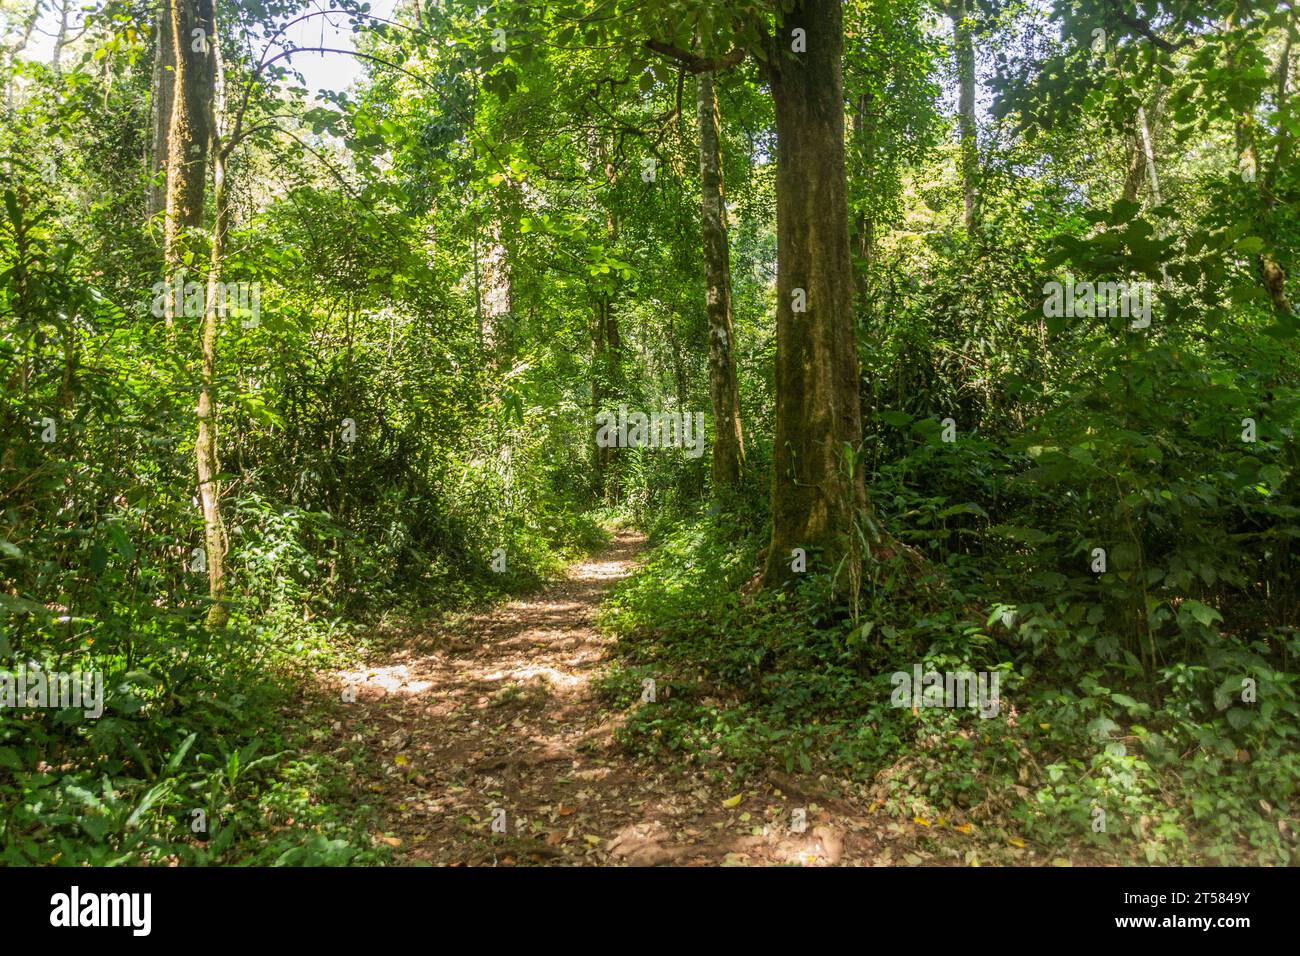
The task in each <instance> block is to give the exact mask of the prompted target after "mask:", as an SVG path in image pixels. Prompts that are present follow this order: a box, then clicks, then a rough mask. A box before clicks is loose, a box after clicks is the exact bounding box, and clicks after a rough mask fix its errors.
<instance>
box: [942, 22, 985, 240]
mask: <svg viewBox="0 0 1300 956" xmlns="http://www.w3.org/2000/svg"><path fill="white" fill-rule="evenodd" d="M948 10H949V12H948V16H949V17H950V18H951V19H952V39H953V48H954V51H955V53H956V58H957V82H958V87H959V89H958V98H957V99H958V101H957V126H958V129H959V130H960V132H961V187H962V205H963V214H962V224H963V225H964V226H965V227H966V234H967V235H968V236H969V235H971V234H972V233H973V232H974V229H975V222H976V219H977V216H978V213H979V210H978V194H977V190H976V181H977V179H978V177H979V144H978V141H977V140H976V135H975V45H974V42H973V41H972V39H971V21H970V20H969V19H968V18H967V7H966V0H955V2H954V3H953V4H952V5H951V6H950V7H949V8H948Z"/></svg>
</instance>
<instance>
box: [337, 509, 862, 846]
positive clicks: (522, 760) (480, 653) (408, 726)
mask: <svg viewBox="0 0 1300 956" xmlns="http://www.w3.org/2000/svg"><path fill="white" fill-rule="evenodd" d="M644 547H645V538H644V536H643V535H641V534H639V533H637V532H633V531H627V530H624V531H619V532H618V533H617V534H616V535H615V537H614V539H613V541H612V542H611V544H610V547H609V548H608V549H607V550H605V551H604V552H602V553H601V554H599V555H595V556H593V557H591V558H588V559H586V560H582V561H579V562H577V563H575V564H573V565H572V566H571V567H570V568H569V569H568V570H567V571H566V573H565V576H564V577H563V578H562V579H561V580H559V581H557V582H555V583H554V584H552V585H551V586H549V587H548V588H546V589H545V590H544V591H543V592H541V593H540V594H537V595H534V596H531V597H529V598H526V599H520V600H516V601H511V602H508V603H506V604H503V605H500V606H498V607H495V608H492V609H489V610H487V611H484V612H481V613H478V614H476V615H473V616H472V617H469V618H467V619H465V620H464V621H460V622H458V623H457V625H456V626H455V627H454V628H448V629H447V630H445V631H439V632H437V633H434V634H430V635H424V636H422V637H421V639H420V641H419V642H418V647H419V649H418V650H417V649H416V647H415V646H413V645H412V644H411V642H408V643H407V645H406V646H403V647H397V648H392V649H390V650H388V651H387V652H386V656H387V658H388V659H386V660H382V661H376V662H374V663H373V664H372V666H369V667H366V668H362V669H357V670H353V671H345V672H340V673H337V674H335V675H333V678H334V680H335V681H337V682H338V683H340V684H342V685H343V686H344V687H347V688H352V690H353V692H354V694H355V703H352V704H349V705H344V706H345V708H350V709H346V710H345V715H346V718H347V719H346V720H340V721H339V722H337V723H336V724H335V726H334V730H335V732H336V734H338V735H339V736H344V735H346V737H347V738H348V739H349V740H350V741H352V742H361V743H362V744H363V745H364V746H365V747H366V748H367V749H370V750H371V751H372V752H373V753H374V754H375V756H376V757H378V758H379V762H380V763H381V766H382V774H381V775H379V776H377V777H376V778H375V779H371V780H359V781H358V785H359V786H360V787H362V788H363V789H364V790H366V791H369V792H370V793H372V794H374V795H375V796H374V800H375V802H376V803H377V805H378V806H379V808H380V812H381V817H382V824H381V827H382V832H381V833H379V834H376V839H377V840H379V841H382V842H384V843H387V844H388V845H390V846H392V847H394V849H395V852H396V853H397V855H398V859H399V861H401V862H405V863H414V862H420V861H423V862H430V863H435V864H446V865H483V864H489V865H490V864H539V863H541V864H552V865H554V864H560V865H602V864H609V863H629V864H632V865H654V864H663V863H672V864H719V863H739V864H744V863H773V862H776V863H801V864H814V865H827V864H834V863H838V862H840V860H841V856H842V854H843V853H844V844H845V837H844V833H843V832H842V831H841V830H838V829H832V828H831V827H829V826H826V825H818V818H817V817H816V813H817V811H818V810H822V813H823V818H825V817H826V814H825V811H824V810H823V809H822V808H821V807H819V806H818V805H817V804H815V803H813V804H812V807H813V808H814V809H813V811H812V813H813V815H812V816H810V817H809V823H808V828H807V832H800V833H795V834H792V833H791V832H790V830H789V827H788V825H786V824H784V823H778V820H779V819H784V818H788V814H789V810H788V809H787V808H785V807H784V806H783V802H788V801H790V800H791V799H793V798H792V797H791V796H790V795H789V794H785V793H783V792H782V791H781V790H780V789H779V788H777V787H775V786H769V787H768V788H767V789H768V791H769V796H768V797H767V800H768V803H769V806H768V807H767V808H766V810H763V811H760V809H759V807H758V806H757V805H755V806H754V808H753V812H752V813H751V812H750V810H748V809H745V808H739V809H737V808H736V804H735V803H734V798H733V799H727V798H729V797H732V795H731V794H730V793H728V792H726V791H725V790H719V789H718V784H717V783H716V782H715V781H713V780H712V779H709V778H706V777H705V775H704V774H703V773H702V772H701V771H699V770H694V769H689V768H687V767H684V766H676V765H672V766H668V765H664V766H661V765H656V764H651V763H648V762H645V761H640V762H638V761H634V760H632V759H631V758H630V757H628V756H627V755H625V754H623V753H622V752H621V751H620V750H619V748H618V746H617V745H616V743H615V733H616V731H617V729H618V727H619V726H620V724H621V722H622V720H623V718H624V715H623V714H621V713H618V712H606V711H605V710H603V709H602V706H601V704H600V701H599V700H598V698H597V695H596V693H595V690H594V688H593V686H592V684H593V680H594V679H595V678H596V677H597V676H599V674H600V673H601V672H602V670H603V668H604V667H605V666H606V661H605V652H606V648H607V646H608V644H609V643H610V638H608V637H606V636H604V635H602V634H601V633H600V632H599V631H597V630H596V628H595V626H594V625H593V623H592V618H593V615H594V613H595V611H596V609H597V608H598V607H599V605H600V602H601V600H602V599H603V597H604V595H605V594H606V592H607V591H608V589H609V588H610V587H612V586H613V585H614V584H615V583H616V582H618V581H619V580H621V579H623V578H625V577H627V576H628V575H629V574H630V573H631V572H632V570H633V569H634V567H635V564H636V559H637V556H638V555H639V553H640V552H641V550H642V549H643V548H644ZM756 796H757V795H756ZM821 799H822V800H823V801H824V802H825V799H826V798H824V797H823V798H821ZM724 801H725V803H726V804H727V805H728V806H724ZM801 809H802V808H801ZM852 816H853V814H852V813H851V811H849V812H841V813H839V814H837V817H836V818H837V819H838V820H843V819H845V818H849V819H852ZM863 829H866V828H865V827H864V828H863Z"/></svg>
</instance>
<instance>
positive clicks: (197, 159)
mask: <svg viewBox="0 0 1300 956" xmlns="http://www.w3.org/2000/svg"><path fill="white" fill-rule="evenodd" d="M169 3H170V5H171V11H170V12H171V21H172V36H173V37H174V38H175V40H176V68H175V75H174V78H173V87H172V89H173V92H172V111H171V113H172V116H171V128H170V130H169V131H168V134H167V141H168V146H167V217H166V222H165V225H164V228H163V261H164V263H165V265H166V268H167V272H168V275H169V277H170V276H171V275H173V274H174V273H176V272H177V270H179V269H181V268H182V267H183V265H184V263H185V253H186V251H187V249H188V247H189V245H190V238H191V236H190V233H191V232H192V231H193V230H197V229H200V228H201V227H202V226H203V200H204V195H205V191H206V178H205V173H206V170H207V164H208V150H209V148H210V147H211V145H212V110H213V106H212V98H213V92H214V91H213V86H214V82H215V80H214V69H213V60H212V42H213V41H214V40H215V34H214V31H213V15H212V0H169ZM196 31H197V32H196ZM171 298H172V297H171V296H168V297H167V301H168V302H169V303H170V302H171ZM167 319H168V324H169V325H170V324H171V323H172V321H173V320H174V316H173V315H171V314H170V311H169V314H168V316H167Z"/></svg>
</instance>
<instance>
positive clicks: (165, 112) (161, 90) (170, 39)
mask: <svg viewBox="0 0 1300 956" xmlns="http://www.w3.org/2000/svg"><path fill="white" fill-rule="evenodd" d="M156 34H157V43H156V45H155V50H154V64H153V81H152V83H151V89H152V96H151V98H150V113H151V123H152V126H153V129H152V131H151V132H152V135H151V137H150V149H149V159H148V167H147V168H148V172H149V175H150V176H151V177H152V183H151V185H150V186H149V194H148V197H147V202H146V206H145V213H146V215H148V216H150V217H152V216H156V215H158V213H160V212H162V211H163V210H164V209H166V208H167V159H168V141H169V134H170V133H171V122H172V99H173V96H174V94H175V84H174V75H175V70H176V42H175V34H174V33H173V31H172V17H171V10H170V4H169V0H162V2H160V3H159V5H158V23H157V28H156Z"/></svg>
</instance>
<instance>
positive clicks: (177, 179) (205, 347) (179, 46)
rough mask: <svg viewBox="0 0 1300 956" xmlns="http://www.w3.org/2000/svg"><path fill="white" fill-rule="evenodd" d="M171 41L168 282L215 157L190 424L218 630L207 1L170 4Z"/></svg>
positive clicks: (212, 101)
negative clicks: (196, 385) (194, 419)
mask: <svg viewBox="0 0 1300 956" xmlns="http://www.w3.org/2000/svg"><path fill="white" fill-rule="evenodd" d="M169 3H170V15H171V23H172V36H173V38H174V39H175V51H176V61H175V71H174V72H175V75H174V81H173V92H172V111H171V126H170V129H169V132H168V151H167V207H166V219H165V224H164V228H163V260H164V265H165V268H166V270H167V275H168V278H169V279H174V278H175V277H177V276H180V277H181V279H182V280H183V278H184V270H185V268H186V265H187V264H194V265H197V263H198V261H199V260H198V257H197V254H198V251H199V250H198V248H197V242H196V241H195V240H196V239H197V236H196V233H197V232H198V231H199V230H201V229H202V226H203V204H204V199H205V197H206V192H207V182H206V173H207V164H208V157H209V154H210V153H211V155H212V156H213V157H214V159H215V160H216V162H215V163H214V170H213V192H214V194H215V198H216V215H215V220H214V228H213V233H212V239H211V245H210V247H209V259H208V275H207V296H206V299H205V305H204V310H203V315H202V316H201V320H202V321H201V331H200V336H199V337H200V343H201V359H200V371H199V396H198V406H197V409H196V416H197V418H198V436H197V439H196V441H195V447H194V455H195V466H196V472H197V477H198V491H199V501H200V503H201V505H202V509H203V541H204V550H205V552H206V557H207V568H208V594H209V597H210V598H211V600H212V606H211V609H210V611H209V613H208V622H209V624H211V625H212V626H213V627H220V626H222V625H224V624H225V622H226V620H227V617H228V611H227V608H226V605H225V562H226V532H225V525H224V523H223V522H222V519H221V487H220V483H219V482H218V481H217V475H218V474H220V467H219V464H218V461H217V432H216V411H215V406H216V402H215V396H214V390H215V381H216V350H217V333H218V315H217V311H216V309H217V288H216V284H217V282H218V281H219V277H220V270H221V256H222V253H223V245H224V238H225V231H226V228H227V222H226V217H227V206H228V202H227V196H226V182H225V157H224V156H223V155H222V154H221V150H220V147H219V145H218V146H217V148H214V142H213V141H214V139H215V135H216V93H217V89H216V87H217V77H216V74H217V67H216V53H215V51H216V47H217V33H216V19H215V14H214V9H213V2H212V0H169ZM165 302H166V312H165V315H166V319H167V323H168V325H169V326H174V323H175V320H176V315H175V302H174V300H173V297H172V296H171V295H168V296H166V298H165Z"/></svg>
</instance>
